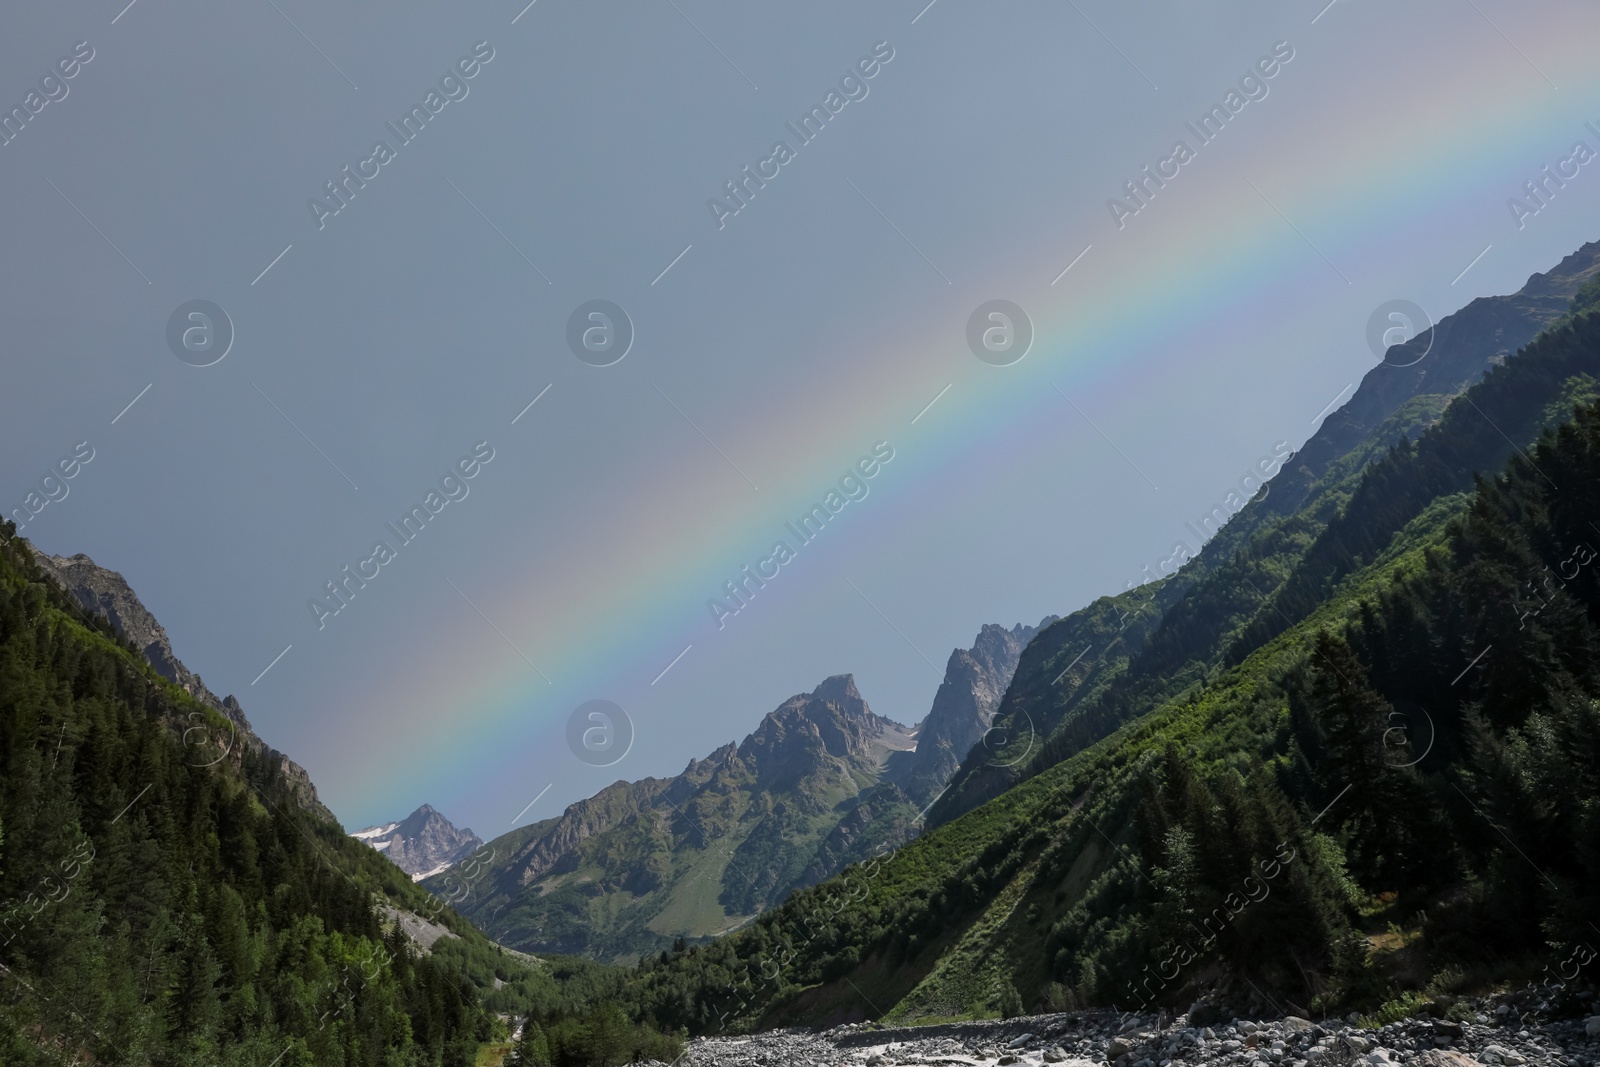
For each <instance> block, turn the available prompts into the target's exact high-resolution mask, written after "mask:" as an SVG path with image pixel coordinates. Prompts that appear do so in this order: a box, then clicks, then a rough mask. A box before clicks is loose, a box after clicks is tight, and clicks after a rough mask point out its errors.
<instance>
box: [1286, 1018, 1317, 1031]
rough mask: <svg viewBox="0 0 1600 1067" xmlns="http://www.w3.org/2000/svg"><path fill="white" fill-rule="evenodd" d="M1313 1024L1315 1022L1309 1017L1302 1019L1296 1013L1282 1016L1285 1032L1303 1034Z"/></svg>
mask: <svg viewBox="0 0 1600 1067" xmlns="http://www.w3.org/2000/svg"><path fill="white" fill-rule="evenodd" d="M1315 1025H1316V1024H1315V1023H1313V1022H1312V1021H1311V1020H1310V1019H1302V1018H1300V1016H1298V1015H1285V1016H1284V1017H1283V1029H1284V1032H1285V1033H1290V1034H1303V1033H1305V1032H1306V1031H1307V1030H1310V1029H1311V1028H1312V1027H1313V1026H1315Z"/></svg>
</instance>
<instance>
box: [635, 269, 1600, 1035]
mask: <svg viewBox="0 0 1600 1067" xmlns="http://www.w3.org/2000/svg"><path fill="white" fill-rule="evenodd" d="M1596 295H1597V293H1596V290H1595V286H1594V285H1592V284H1591V285H1588V286H1586V287H1585V288H1584V289H1583V290H1582V291H1580V292H1579V293H1578V294H1577V296H1576V297H1575V298H1574V300H1573V304H1572V314H1571V315H1569V316H1567V317H1565V318H1564V319H1562V321H1560V322H1557V323H1555V324H1554V325H1552V326H1551V327H1550V328H1549V329H1547V330H1546V331H1545V332H1544V333H1543V334H1541V335H1540V336H1539V337H1538V338H1536V339H1535V340H1534V341H1533V342H1532V343H1530V344H1529V345H1528V346H1527V347H1526V348H1525V349H1524V350H1523V351H1522V352H1521V353H1520V354H1518V355H1517V356H1516V357H1514V358H1512V359H1510V360H1507V361H1505V363H1504V365H1502V366H1496V367H1494V369H1492V370H1491V371H1490V372H1489V373H1488V374H1487V375H1486V376H1485V378H1484V380H1483V381H1481V382H1479V383H1478V384H1476V385H1474V386H1473V387H1472V388H1471V389H1469V390H1467V391H1466V392H1465V393H1464V394H1463V395H1462V396H1460V397H1459V398H1457V399H1455V400H1454V401H1453V402H1450V403H1449V405H1448V407H1445V408H1444V410H1443V412H1442V415H1440V417H1438V418H1437V420H1430V421H1432V425H1431V426H1430V427H1429V428H1428V429H1427V431H1426V432H1425V433H1423V434H1422V435H1421V436H1420V438H1419V439H1418V440H1416V441H1415V442H1412V441H1410V440H1408V439H1402V440H1401V441H1400V442H1399V443H1397V444H1395V445H1394V446H1393V447H1391V448H1389V449H1388V450H1387V451H1386V452H1380V453H1378V456H1377V458H1376V459H1375V461H1373V462H1370V463H1368V464H1367V465H1366V466H1365V467H1364V468H1363V469H1360V470H1353V471H1351V472H1349V473H1348V474H1346V475H1344V476H1343V477H1341V478H1340V479H1338V480H1337V483H1336V484H1333V485H1330V486H1328V487H1327V491H1325V492H1322V493H1313V494H1310V496H1309V497H1308V499H1307V502H1306V504H1305V506H1304V507H1303V508H1301V509H1299V510H1297V511H1295V512H1293V513H1291V514H1289V515H1286V516H1282V517H1278V518H1275V519H1270V520H1268V521H1264V522H1262V523H1261V524H1260V526H1259V528H1258V529H1257V530H1256V531H1255V533H1254V534H1253V535H1252V536H1251V537H1250V538H1249V539H1248V540H1246V541H1245V542H1244V543H1243V544H1242V545H1240V546H1239V547H1238V548H1237V550H1236V551H1235V552H1234V553H1233V555H1231V556H1230V557H1228V558H1226V559H1222V560H1219V561H1216V562H1214V563H1213V562H1208V561H1207V562H1196V563H1191V564H1190V567H1191V568H1193V573H1180V574H1178V575H1176V576H1174V577H1173V578H1170V579H1168V580H1167V581H1166V582H1165V583H1163V584H1162V585H1160V586H1158V587H1156V588H1154V589H1150V588H1146V589H1143V590H1137V591H1134V592H1131V593H1125V594H1123V596H1122V597H1119V598H1117V599H1116V600H1111V599H1106V600H1102V601H1100V602H1097V604H1095V605H1093V606H1091V608H1090V609H1087V610H1086V611H1084V612H1080V613H1078V614H1077V615H1075V616H1072V617H1069V618H1068V619H1065V620H1063V621H1062V622H1060V623H1057V624H1056V626H1055V627H1052V628H1051V630H1048V631H1046V632H1045V633H1044V634H1042V635H1041V636H1040V637H1039V638H1037V639H1035V641H1034V643H1033V645H1032V646H1030V648H1029V650H1028V652H1027V653H1025V654H1024V657H1023V664H1022V666H1021V667H1019V669H1018V674H1017V678H1016V680H1015V681H1014V682H1013V685H1012V689H1011V691H1010V692H1009V693H1008V694H1007V697H1006V701H1005V705H1004V706H1003V707H1002V715H1007V714H1009V715H1012V716H1023V717H1027V718H1029V719H1031V721H1033V722H1034V723H1040V722H1045V723H1049V722H1051V720H1052V718H1054V724H1053V725H1052V726H1050V727H1048V729H1050V730H1053V731H1054V733H1055V736H1054V737H1053V738H1051V739H1050V742H1049V743H1048V744H1045V745H1043V746H1040V748H1041V749H1042V751H1036V752H1035V753H1034V754H1033V755H1031V756H1029V757H1027V758H1028V759H1029V760H1030V761H1031V763H1030V770H1031V775H1030V776H1029V777H1026V778H1025V779H1024V780H1022V781H1021V782H1020V784H1017V785H1015V786H1013V787H1011V788H1010V789H1008V790H1005V791H1003V792H1000V793H999V794H998V795H997V796H995V797H994V798H993V799H991V800H989V801H988V802H987V803H983V804H981V805H979V806H977V807H975V808H974V809H973V810H970V811H968V812H967V813H966V814H964V815H959V816H958V817H954V818H952V819H951V821H949V822H947V823H946V824H945V825H942V826H939V827H938V828H936V829H934V830H932V831H930V832H929V833H927V834H925V835H924V836H922V837H921V838H918V839H917V840H915V841H913V842H911V843H910V844H908V845H905V846H903V847H901V848H899V849H898V850H894V851H892V852H891V851H890V849H889V848H888V847H887V846H886V847H885V848H884V849H883V850H882V851H883V853H884V855H883V857H882V858H880V859H876V860H873V861H869V862H867V863H864V864H860V865H857V866H856V867H853V868H851V869H849V870H848V871H846V872H845V874H844V875H842V876H841V877H840V878H839V879H835V880H833V881H831V882H829V883H826V884H824V885H822V886H819V887H817V888H815V889H812V890H809V891H806V892H803V893H800V894H797V895H796V897H794V898H793V899H791V900H790V901H789V902H788V903H787V904H786V905H785V906H783V907H782V908H779V909H777V910H776V911H774V912H772V913H769V914H768V915H766V916H763V917H762V918H761V919H760V920H758V921H757V922H756V923H755V924H753V925H752V927H751V928H750V929H748V930H745V931H741V932H740V933H739V934H736V935H733V936H731V937H728V938H725V939H723V940H721V941H719V942H718V943H716V944H714V945H711V946H707V947H705V948H698V949H691V950H688V951H685V952H681V953H675V954H667V955H664V956H662V957H660V958H658V959H656V960H653V961H649V963H648V965H647V966H646V967H645V968H644V970H643V972H642V973H641V975H640V976H639V984H640V989H641V995H642V998H643V1003H644V1004H645V1006H646V1007H647V1008H648V1010H650V1011H651V1012H653V1013H655V1015H656V1016H657V1017H658V1018H660V1019H661V1020H662V1021H663V1022H668V1023H679V1022H681V1023H683V1024H685V1025H688V1026H690V1027H692V1028H701V1029H713V1030H714V1029H718V1028H725V1027H729V1026H748V1025H754V1024H764V1025H772V1024H779V1023H785V1022H791V1021H817V1020H823V1019H838V1018H847V1017H854V1018H868V1017H873V1018H875V1017H886V1018H890V1019H896V1020H910V1019H916V1018H930V1017H946V1016H952V1015H963V1014H992V1013H1018V1012H1021V1011H1023V1010H1027V1009H1032V1008H1036V1007H1057V1008H1066V1007H1074V1006H1079V1005H1084V1004H1094V1005H1101V1006H1117V1007H1122V1008H1137V1007H1139V1006H1141V1005H1147V1004H1162V1005H1168V1006H1176V1007H1178V1008H1180V1010H1181V1008H1182V1007H1183V1006H1185V1005H1187V1004H1188V1003H1190V1001H1192V1000H1194V999H1195V998H1196V997H1197V996H1204V995H1208V993H1217V994H1219V995H1226V996H1227V997H1229V998H1230V999H1229V1003H1232V1004H1235V1005H1239V1004H1248V1003H1253V1004H1254V1005H1255V1008H1256V1010H1261V1011H1271V1010H1289V1011H1297V1012H1299V1013H1301V1014H1305V1013H1309V1012H1313V1011H1317V1012H1322V1011H1334V1010H1337V1011H1339V1012H1340V1013H1343V1012H1345V1011H1349V1010H1361V1011H1373V1010H1377V1009H1379V1008H1380V1007H1381V1006H1382V1005H1383V1004H1385V1003H1386V1002H1388V1001H1391V1000H1395V999H1396V998H1402V997H1404V996H1407V995H1410V994H1411V993H1413V992H1414V991H1418V990H1422V989H1431V990H1434V991H1450V990H1454V989H1460V988H1465V987H1470V986H1473V985H1481V984H1484V983H1486V982H1489V981H1492V980H1517V979H1526V978H1530V977H1533V976H1537V975H1538V974H1540V972H1541V970H1542V969H1543V968H1544V967H1545V966H1546V965H1551V966H1554V965H1556V964H1558V963H1559V962H1560V961H1562V960H1564V959H1566V958H1568V957H1569V954H1570V949H1571V947H1572V946H1573V945H1574V944H1576V943H1579V942H1582V941H1583V940H1585V939H1592V938H1593V937H1595V936H1597V935H1600V823H1597V812H1600V770H1597V768H1600V759H1597V757H1600V732H1597V731H1600V670H1597V667H1600V665H1597V663H1596V660H1595V653H1596V650H1597V648H1600V582H1597V578H1596V567H1597V566H1600V554H1597V546H1600V403H1596V400H1595V398H1596V383H1597V381H1600V314H1597V313H1596V312H1595V310H1594V301H1595V297H1596ZM1557 427H1558V428H1557ZM1337 467H1338V461H1335V462H1334V463H1332V464H1330V468H1331V469H1337ZM1176 587H1181V588H1182V590H1183V593H1182V596H1181V597H1179V596H1175V595H1173V594H1172V593H1171V592H1169V590H1170V589H1172V588H1176ZM1135 597H1140V598H1143V599H1144V601H1146V606H1145V608H1144V610H1145V613H1146V615H1145V618H1146V619H1148V620H1149V621H1141V616H1140V613H1139V612H1138V611H1137V610H1133V609H1134V608H1136V607H1137V606H1138V604H1139V601H1136V600H1134V598H1135ZM1119 608H1120V609H1121V611H1119V610H1118V609H1119ZM1063 627H1067V628H1069V629H1072V628H1076V629H1075V631H1074V639H1073V640H1070V641H1062V640H1050V638H1051V635H1052V634H1053V633H1055V632H1057V631H1061V630H1062V628H1063ZM1080 638H1081V641H1080V640H1079V639H1080ZM1118 640H1120V641H1121V642H1122V645H1123V646H1124V647H1123V651H1122V653H1121V659H1120V661H1119V662H1118V663H1117V664H1114V665H1113V666H1112V667H1110V668H1104V669H1103V673H1102V675H1101V676H1100V677H1099V678H1098V679H1094V678H1090V679H1089V680H1088V681H1089V684H1090V685H1096V686H1098V687H1099V688H1100V689H1101V691H1102V693H1103V696H1102V697H1100V698H1098V699H1097V703H1096V704H1095V705H1093V706H1092V709H1091V710H1086V711H1079V712H1078V713H1077V719H1076V720H1075V721H1074V722H1073V723H1066V721H1065V719H1064V717H1063V713H1062V710H1061V703H1060V697H1059V696H1058V694H1057V693H1055V692H1052V691H1051V690H1050V689H1049V687H1048V685H1046V684H1045V683H1047V682H1049V680H1050V679H1052V678H1058V677H1060V675H1061V672H1063V671H1068V674H1067V678H1068V679H1069V680H1071V679H1072V678H1073V674H1072V673H1071V671H1070V670H1069V668H1071V667H1072V657H1073V656H1075V655H1077V654H1078V652H1079V651H1080V650H1081V649H1082V647H1083V646H1084V645H1094V646H1095V647H1103V646H1101V645H1100V642H1112V641H1118ZM1030 658H1032V659H1033V660H1034V662H1033V663H1031V664H1030V662H1029V661H1030ZM1083 676H1084V674H1083V672H1079V675H1078V677H1079V678H1082V677H1083ZM1066 714H1068V715H1071V714H1072V712H1071V711H1069V712H1067V713H1066ZM1083 720H1087V721H1086V722H1085V725H1084V727H1083V731H1084V732H1083V733H1081V734H1077V735H1073V734H1072V733H1071V732H1070V731H1071V729H1072V727H1073V726H1075V724H1076V721H1083ZM1013 721H1020V720H1019V719H1014V720H1013ZM1063 725H1066V727H1067V728H1066V729H1063ZM1097 730H1098V731H1099V732H1098V734H1097V733H1096V731H1097ZM990 758H991V759H993V758H994V757H992V756H991V757H990Z"/></svg>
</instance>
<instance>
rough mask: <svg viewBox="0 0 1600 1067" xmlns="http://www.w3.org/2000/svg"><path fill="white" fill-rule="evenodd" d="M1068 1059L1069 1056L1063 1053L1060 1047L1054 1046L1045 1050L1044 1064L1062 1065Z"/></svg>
mask: <svg viewBox="0 0 1600 1067" xmlns="http://www.w3.org/2000/svg"><path fill="white" fill-rule="evenodd" d="M1066 1058H1067V1054H1066V1053H1065V1052H1063V1051H1061V1046H1060V1045H1054V1046H1052V1047H1050V1048H1047V1049H1045V1050H1044V1062H1046V1063H1060V1062H1061V1061H1063V1060H1065V1059H1066Z"/></svg>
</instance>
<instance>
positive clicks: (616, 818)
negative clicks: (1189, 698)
mask: <svg viewBox="0 0 1600 1067" xmlns="http://www.w3.org/2000/svg"><path fill="white" fill-rule="evenodd" d="M914 745H915V740H914V738H913V736H912V735H911V733H910V732H909V731H908V730H907V729H906V728H905V727H902V726H900V725H899V724H897V723H894V722H891V721H890V720H888V719H885V718H883V717H881V716H878V715H875V714H873V713H872V711H871V710H870V709H869V708H868V707H867V705H866V702H865V701H863V700H862V699H861V694H860V693H858V692H857V691H856V687H855V683H854V681H852V680H851V678H850V676H849V675H841V676H839V677H835V678H830V679H828V680H827V681H825V682H823V683H822V684H821V685H819V686H818V687H817V688H816V690H815V691H814V692H812V693H810V694H809V695H801V696H796V697H792V698H791V699H789V700H788V701H785V702H784V703H783V704H782V705H781V706H780V707H779V708H778V709H777V710H776V711H774V712H772V713H771V714H769V715H768V716H766V718H765V719H764V720H763V721H762V722H761V724H760V726H759V727H758V728H757V729H756V731H755V732H754V733H752V734H751V735H750V736H749V737H747V738H745V740H744V741H743V742H742V743H741V744H739V745H737V746H736V745H733V744H728V745H724V746H723V747H722V748H719V749H717V750H716V751H715V752H713V753H712V754H711V755H710V756H708V757H707V758H705V759H703V760H694V761H691V762H690V764H689V766H688V767H686V768H685V769H684V771H683V773H682V774H680V775H678V776H676V777H674V778H646V779H643V780H641V781H638V782H617V783H615V784H613V785H611V786H608V787H606V788H605V789H603V790H601V791H600V792H599V793H597V794H595V795H594V796H593V797H590V798H589V799H587V800H583V801H579V802H578V803H576V804H573V805H572V806H570V807H569V808H568V809H567V810H566V811H565V812H564V813H563V814H562V815H561V816H560V817H558V818H555V819H547V820H544V821H542V822H539V823H535V824H533V825H531V826H526V827H522V828H519V829H517V830H515V831H512V832H511V833H510V834H506V835H504V836H502V837H500V838H497V839H496V840H494V841H492V842H490V844H489V846H488V849H489V851H491V852H492V853H493V854H495V855H496V857H497V858H496V859H495V860H493V862H491V863H489V864H488V866H487V873H486V874H485V875H484V877H483V878H482V879H481V880H480V881H479V883H478V884H477V886H476V887H475V890H474V892H472V893H471V894H470V895H468V896H467V897H466V899H463V900H461V901H460V902H459V903H458V904H457V906H458V907H459V908H460V909H462V911H463V912H464V914H466V915H467V916H468V917H470V918H472V919H473V920H474V921H476V922H478V923H480V924H481V925H482V926H483V927H484V928H485V929H487V930H488V931H490V932H491V933H492V935H493V936H494V937H495V938H496V939H497V940H499V941H501V942H503V943H504V944H507V945H511V946H513V947H516V948H520V949H526V950H528V951H541V952H544V951H554V952H566V953H573V954H584V955H588V956H591V957H594V958H600V959H617V958H624V959H626V958H636V957H637V956H638V955H639V954H640V953H644V952H656V951H660V950H661V949H663V948H666V947H668V946H670V945H672V944H673V943H674V941H675V940H677V939H679V938H687V939H690V940H696V939H704V938H706V937H709V936H711V935H713V934H717V933H722V932H724V931H726V930H728V929H730V928H733V927H736V926H738V925H740V924H741V923H743V922H745V921H748V920H749V918H751V917H752V916H754V915H756V914H758V913H759V912H761V911H762V910H763V909H765V908H766V907H768V906H769V905H770V904H773V903H776V902H777V901H779V900H782V899H783V898H784V897H786V896H787V895H788V894H789V893H790V892H791V891H792V890H793V889H794V888H795V887H796V886H799V885H809V884H814V883H815V882H817V881H820V880H821V879H822V878H824V877H827V876H828V875H830V874H832V873H834V872H835V871H837V870H838V869H839V868H840V867H842V866H844V865H845V864H846V863H850V862H854V861H858V860H861V859H864V858H866V856H867V855H868V853H867V852H866V851H864V850H863V849H864V846H862V845H859V844H857V843H856V842H857V839H858V838H860V835H861V834H862V833H863V831H864V829H865V828H873V829H874V832H876V829H877V828H879V827H883V828H885V829H886V830H887V832H889V833H891V835H892V836H893V837H894V839H895V840H897V841H899V840H904V839H905V837H906V836H907V835H908V834H909V832H910V829H911V827H910V824H911V822H912V820H913V819H915V817H916V815H917V811H916V808H915V807H913V806H912V804H911V802H910V800H909V798H908V797H907V796H906V795H905V794H904V793H902V792H901V791H900V790H899V789H898V788H897V787H896V786H895V785H894V784H893V783H892V782H889V781H887V780H886V778H885V773H886V768H887V766H888V764H889V762H890V757H891V756H894V755H896V754H903V755H904V754H909V752H910V750H911V749H912V748H913V747H914ZM866 840H868V842H869V843H870V844H876V842H877V838H876V837H875V836H874V837H871V838H867V839H866ZM448 878H449V875H448V874H447V875H442V876H439V877H438V878H433V879H425V880H424V881H423V883H422V884H423V885H424V886H427V887H430V888H433V889H436V890H438V891H440V892H441V893H443V892H445V891H446V889H447V881H448Z"/></svg>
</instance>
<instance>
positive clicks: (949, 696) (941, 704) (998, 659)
mask: <svg viewBox="0 0 1600 1067" xmlns="http://www.w3.org/2000/svg"><path fill="white" fill-rule="evenodd" d="M1054 621H1055V616H1050V617H1048V618H1045V619H1043V620H1042V621H1041V622H1040V623H1039V625H1038V626H1022V625H1020V624H1019V625H1017V626H1014V627H1012V628H1011V629H1010V630H1007V629H1005V628H1004V627H1002V626H996V625H994V624H993V623H990V624H988V625H986V626H984V628H983V629H982V630H981V631H980V632H979V633H978V639H977V640H976V641H974V642H973V645H972V647H971V648H967V649H962V648H958V649H956V650H954V651H953V652H951V653H950V660H949V662H948V663H947V664H946V665H945V671H944V682H943V683H942V684H940V686H939V691H938V693H936V694H935V695H934V698H933V707H932V708H931V709H930V710H929V711H928V717H927V718H926V719H924V720H923V721H922V724H921V726H920V728H919V729H918V731H917V748H916V752H915V754H914V755H913V756H912V757H911V758H910V759H908V760H906V761H905V762H904V764H903V765H902V767H900V768H897V772H898V773H897V774H896V775H895V782H896V784H898V785H899V786H900V788H901V789H902V790H904V792H905V793H906V795H907V796H908V797H910V798H911V800H912V801H913V802H914V803H915V804H917V806H918V807H925V806H927V805H928V804H931V803H933V800H934V798H935V797H937V796H938V795H939V792H940V790H942V789H944V787H945V784H946V783H947V782H949V781H950V777H951V775H953V774H955V772H956V770H957V768H959V767H960V766H961V761H962V760H963V759H965V758H966V755H967V753H968V752H970V751H972V747H973V746H974V745H976V744H979V743H980V742H981V741H982V740H983V737H984V735H985V734H986V733H987V732H988V730H989V727H990V725H991V724H992V723H993V722H994V715H995V711H996V710H997V709H998V708H999V707H1000V701H1001V698H1003V697H1004V696H1005V695H1006V687H1007V686H1009V685H1010V684H1011V678H1012V675H1014V674H1015V673H1016V670H1017V663H1018V661H1019V660H1020V659H1021V657H1022V650H1023V649H1025V648H1027V647H1028V642H1029V641H1031V640H1033V636H1034V634H1036V633H1038V632H1039V631H1040V630H1042V629H1044V628H1045V627H1047V626H1049V625H1050V624H1051V623H1052V622H1054Z"/></svg>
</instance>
